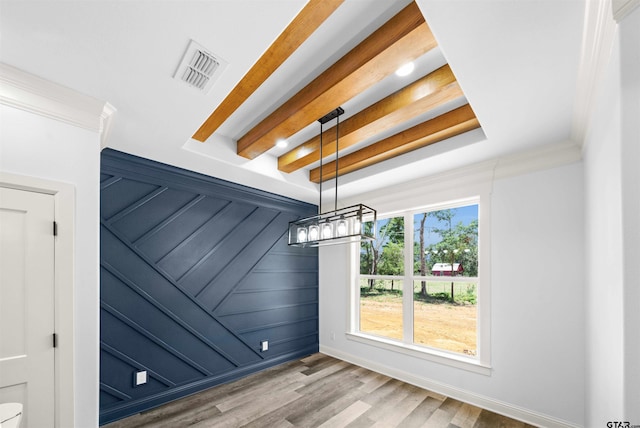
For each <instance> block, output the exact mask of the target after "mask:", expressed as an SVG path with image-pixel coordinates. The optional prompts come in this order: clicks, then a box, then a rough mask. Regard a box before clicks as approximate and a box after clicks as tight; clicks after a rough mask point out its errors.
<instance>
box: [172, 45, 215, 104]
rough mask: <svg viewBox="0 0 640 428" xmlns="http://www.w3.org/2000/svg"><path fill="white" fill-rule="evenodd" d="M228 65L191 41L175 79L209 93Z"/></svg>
mask: <svg viewBox="0 0 640 428" xmlns="http://www.w3.org/2000/svg"><path fill="white" fill-rule="evenodd" d="M226 66H227V63H226V62H225V61H224V60H222V59H221V58H220V57H219V56H217V55H214V54H212V53H210V52H209V51H207V50H206V49H205V48H204V47H202V46H201V45H199V44H198V43H196V42H194V41H193V40H191V41H190V42H189V46H188V47H187V51H186V52H185V53H184V55H183V57H182V62H181V63H180V65H179V66H178V69H177V70H176V73H175V74H174V76H173V77H174V78H175V79H178V80H180V81H182V82H184V83H186V84H187V85H189V86H191V87H193V88H196V89H198V90H200V91H202V92H204V93H207V92H208V91H209V89H211V86H212V85H213V82H215V81H216V80H217V79H218V77H219V76H220V74H221V73H222V71H223V70H224V68H225V67H226Z"/></svg>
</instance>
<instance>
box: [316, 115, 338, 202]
mask: <svg viewBox="0 0 640 428" xmlns="http://www.w3.org/2000/svg"><path fill="white" fill-rule="evenodd" d="M342 114H344V109H343V108H342V107H338V108H337V109H335V110H332V111H330V112H329V113H327V114H326V115H324V116H322V117H321V118H320V119H318V122H320V206H318V214H322V181H323V176H322V125H324V124H325V123H327V122H329V121H330V120H332V119H335V118H337V119H338V120H337V123H336V196H335V205H334V211H338V137H339V134H340V116H341V115H342Z"/></svg>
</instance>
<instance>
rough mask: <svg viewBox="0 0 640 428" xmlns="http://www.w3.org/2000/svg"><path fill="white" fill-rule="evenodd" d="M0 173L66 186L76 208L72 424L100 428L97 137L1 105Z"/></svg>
mask: <svg viewBox="0 0 640 428" xmlns="http://www.w3.org/2000/svg"><path fill="white" fill-rule="evenodd" d="M0 170H1V171H3V172H7V173H13V174H19V175H26V176H33V177H39V178H43V179H47V180H54V181H59V182H65V183H70V184H72V185H74V186H75V189H76V207H75V222H76V223H75V238H76V240H75V260H74V277H75V296H74V299H75V301H74V316H75V333H74V339H75V352H74V358H75V363H76V365H75V387H74V389H75V423H76V427H81V428H84V427H95V426H97V425H98V384H99V375H98V372H99V370H98V368H99V367H98V338H99V329H98V323H99V321H98V313H99V312H98V309H99V308H98V301H99V300H98V299H99V273H98V272H99V270H98V269H99V215H100V213H99V206H100V189H99V172H100V136H99V134H98V133H96V132H91V131H87V130H84V129H81V128H78V127H75V126H71V125H67V124H65V123H62V122H58V121H55V120H52V119H48V118H45V117H42V116H38V115H35V114H32V113H28V112H25V111H22V110H18V109H15V108H12V107H8V106H5V105H0Z"/></svg>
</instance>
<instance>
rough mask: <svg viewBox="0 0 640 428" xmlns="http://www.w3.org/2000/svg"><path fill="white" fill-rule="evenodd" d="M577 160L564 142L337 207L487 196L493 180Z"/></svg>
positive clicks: (574, 151)
mask: <svg viewBox="0 0 640 428" xmlns="http://www.w3.org/2000/svg"><path fill="white" fill-rule="evenodd" d="M581 160H582V150H581V147H580V146H579V145H577V144H576V143H575V142H573V141H572V140H566V141H562V142H559V143H556V144H548V145H544V146H540V147H536V148H534V149H531V150H526V151H522V152H518V153H513V154H509V155H505V156H500V157H497V158H495V159H491V160H487V161H483V162H478V163H475V164H470V165H467V166H464V167H461V168H456V169H452V170H449V171H446V172H442V173H439V174H435V175H429V176H425V177H422V178H419V179H415V180H411V181H410V182H406V183H400V184H394V185H392V186H389V187H386V188H382V189H378V190H375V191H372V192H365V193H361V194H359V195H355V196H352V197H349V198H346V199H345V200H344V201H341V203H342V205H344V206H348V205H349V204H356V203H365V204H367V205H371V206H375V207H380V206H397V205H398V204H406V203H409V205H410V204H411V202H407V201H411V200H412V199H413V198H415V197H416V194H419V195H420V196H419V199H420V200H421V201H425V198H427V196H426V195H428V196H429V197H433V198H434V199H439V200H440V202H442V201H444V200H447V199H446V198H448V197H452V198H453V199H455V198H457V196H455V195H456V194H457V192H458V191H459V190H460V189H466V190H463V193H469V192H470V191H471V192H476V193H478V194H480V193H483V192H491V190H492V188H493V183H494V182H495V181H496V180H500V179H505V178H510V177H516V176H520V175H524V174H529V173H533V172H537V171H543V170H547V169H551V168H556V167H560V166H563V165H569V164H572V163H575V162H580V161H581ZM418 189H419V190H420V191H419V192H418ZM443 198H444V199H443ZM403 209H404V208H403Z"/></svg>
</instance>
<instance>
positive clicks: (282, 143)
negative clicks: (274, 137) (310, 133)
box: [276, 138, 289, 149]
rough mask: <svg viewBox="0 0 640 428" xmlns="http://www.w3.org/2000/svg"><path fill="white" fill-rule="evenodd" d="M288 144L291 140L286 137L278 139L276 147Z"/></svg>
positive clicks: (283, 146)
mask: <svg viewBox="0 0 640 428" xmlns="http://www.w3.org/2000/svg"><path fill="white" fill-rule="evenodd" d="M288 145H289V142H288V141H287V140H285V139H284V138H281V139H279V140H278V141H276V147H280V148H281V149H283V148H285V147H287V146H288Z"/></svg>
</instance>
